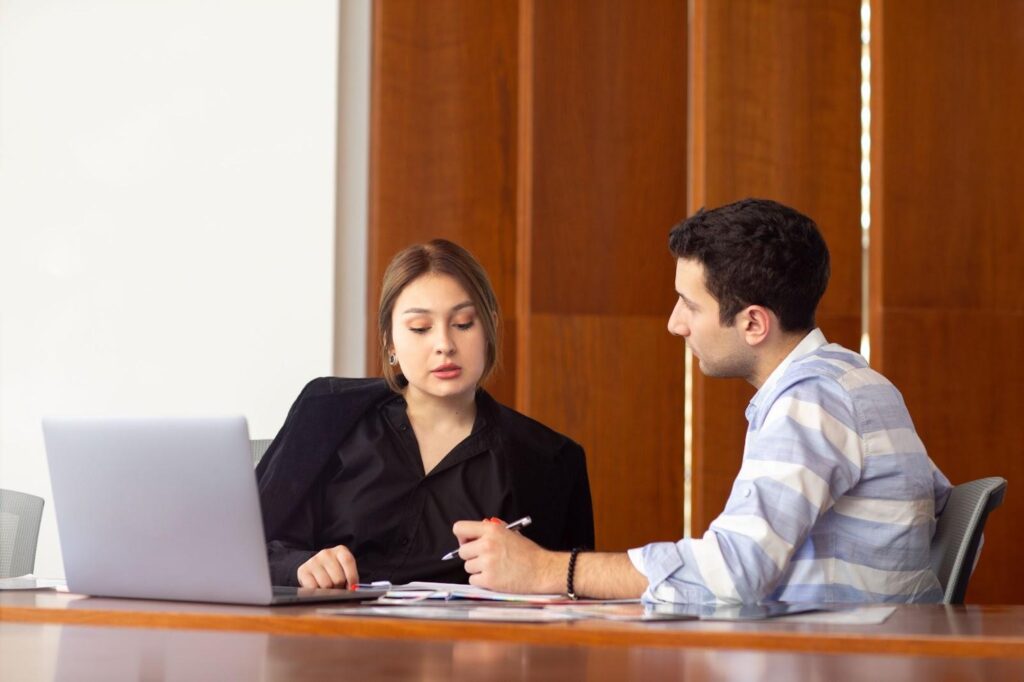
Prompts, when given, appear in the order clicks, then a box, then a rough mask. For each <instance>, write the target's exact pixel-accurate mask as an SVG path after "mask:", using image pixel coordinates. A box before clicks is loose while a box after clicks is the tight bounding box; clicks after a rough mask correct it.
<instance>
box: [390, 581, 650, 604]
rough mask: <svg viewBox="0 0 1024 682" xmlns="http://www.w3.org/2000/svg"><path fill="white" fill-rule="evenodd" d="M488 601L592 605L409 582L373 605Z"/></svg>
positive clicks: (558, 598)
mask: <svg viewBox="0 0 1024 682" xmlns="http://www.w3.org/2000/svg"><path fill="white" fill-rule="evenodd" d="M465 600H470V601H491V602H504V603H509V604H529V605H534V606H546V605H549V604H580V603H592V602H591V600H585V599H581V600H579V601H573V600H571V599H569V598H568V597H566V596H565V595H564V594H512V593H510V592H494V591H493V590H488V589H484V588H482V587H474V586H472V585H460V584H458V583H430V582H411V583H408V584H405V585H393V586H392V587H391V588H390V589H388V592H387V594H386V595H384V596H383V597H381V598H380V599H378V600H377V601H376V602H375V603H377V604H410V603H413V602H452V601H465ZM639 601H640V600H639V599H620V600H613V601H609V600H607V599H604V600H600V601H598V602H597V603H601V604H608V603H638V602H639Z"/></svg>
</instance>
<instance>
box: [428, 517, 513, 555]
mask: <svg viewBox="0 0 1024 682" xmlns="http://www.w3.org/2000/svg"><path fill="white" fill-rule="evenodd" d="M487 520H488V521H492V522H493V521H495V519H493V518H492V519H487ZM531 523H533V519H531V518H530V517H529V516H524V517H523V518H521V519H516V520H515V521H513V522H512V523H509V524H507V525H506V526H505V528H506V529H508V530H519V529H520V528H526V527H527V526H529V525H530V524H531ZM457 556H459V548H458V547H456V548H455V549H453V550H452V551H450V552H448V553H447V554H445V555H444V556H443V557H441V561H448V560H449V559H454V558H455V557H457Z"/></svg>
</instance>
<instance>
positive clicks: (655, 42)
mask: <svg viewBox="0 0 1024 682" xmlns="http://www.w3.org/2000/svg"><path fill="white" fill-rule="evenodd" d="M527 5H528V6H527V7H526V10H527V11H526V15H527V16H529V17H530V21H529V23H528V26H524V30H529V31H530V34H529V35H525V36H523V37H524V41H523V44H524V45H525V47H524V52H528V53H529V54H524V55H523V59H524V61H525V62H527V63H530V64H532V69H530V80H529V82H528V83H523V86H524V90H525V92H524V102H525V103H526V104H527V105H528V106H527V107H526V113H525V114H524V119H526V118H527V117H528V119H529V120H528V121H527V120H524V122H523V123H524V126H525V127H524V129H523V134H522V135H521V137H520V140H521V154H520V156H521V157H522V158H523V159H524V161H523V163H524V164H526V168H527V169H528V175H529V182H528V183H524V184H523V185H521V191H523V192H525V193H526V194H527V196H525V197H524V198H523V201H522V204H521V205H522V206H523V207H524V210H526V211H527V213H526V215H524V216H523V218H524V220H525V222H526V223H527V224H528V226H529V227H528V230H529V233H528V235H524V237H526V243H525V244H524V253H525V258H526V259H527V262H528V265H527V270H528V281H527V283H526V284H527V293H526V294H525V295H526V296H527V298H526V299H525V300H521V305H522V308H521V313H520V321H521V323H522V324H523V325H524V327H523V329H522V330H521V335H520V345H519V352H520V356H519V357H520V361H519V368H520V372H521V375H520V379H521V382H520V384H519V385H520V387H521V389H522V390H521V391H520V395H519V398H520V405H521V406H522V407H523V408H524V409H525V410H526V411H527V412H529V413H530V414H531V415H533V416H534V417H536V418H538V419H540V420H541V421H544V422H546V423H548V424H551V425H552V426H554V427H555V428H558V429H560V430H562V431H564V432H565V433H568V434H570V435H571V436H572V437H573V438H575V439H577V440H578V441H579V442H580V443H582V444H583V446H584V447H585V448H586V450H587V459H588V464H589V467H590V471H591V489H592V492H593V497H594V508H595V516H596V519H597V545H598V547H599V548H600V549H605V550H612V549H625V548H628V547H633V546H637V545H641V544H644V543H646V542H649V541H651V540H653V539H656V538H657V539H671V538H678V537H680V536H681V534H682V526H683V518H682V510H683V462H682V445H683V344H682V342H681V341H679V340H678V339H674V338H672V337H671V336H670V335H669V334H668V333H667V331H666V328H665V325H666V322H667V320H668V315H669V313H670V312H671V309H672V305H673V304H674V300H675V294H674V293H673V276H674V267H675V264H674V262H673V260H672V258H671V256H670V255H669V253H668V248H667V243H668V239H667V238H668V231H669V229H670V228H671V226H672V225H673V224H675V223H676V222H677V221H679V220H680V219H681V218H683V217H684V215H685V211H686V197H685V188H686V2H685V0H657V1H653V0H652V1H647V2H642V3H629V2H619V1H618V0H601V1H594V0H560V1H559V2H529V3H527ZM521 226H522V223H521Z"/></svg>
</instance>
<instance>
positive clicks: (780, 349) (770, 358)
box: [747, 332, 807, 389]
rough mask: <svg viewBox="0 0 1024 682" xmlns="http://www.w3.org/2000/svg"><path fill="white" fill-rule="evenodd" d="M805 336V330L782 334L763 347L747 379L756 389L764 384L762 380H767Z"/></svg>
mask: <svg viewBox="0 0 1024 682" xmlns="http://www.w3.org/2000/svg"><path fill="white" fill-rule="evenodd" d="M805 336H807V332H797V333H796V334H782V335H780V336H779V337H778V339H776V340H775V341H774V342H773V343H771V345H769V346H768V347H766V348H763V349H762V350H761V353H760V354H759V356H758V360H757V363H756V364H755V367H754V373H753V375H752V376H750V377H748V378H747V381H748V382H750V384H752V385H753V386H754V388H756V389H760V388H761V387H762V386H764V382H766V381H768V377H770V376H771V374H772V372H774V371H775V368H776V367H778V366H779V365H781V364H782V361H783V360H785V359H786V356H788V355H789V354H790V353H792V352H793V349H794V348H796V347H797V346H799V345H800V342H801V341H803V340H804V337H805Z"/></svg>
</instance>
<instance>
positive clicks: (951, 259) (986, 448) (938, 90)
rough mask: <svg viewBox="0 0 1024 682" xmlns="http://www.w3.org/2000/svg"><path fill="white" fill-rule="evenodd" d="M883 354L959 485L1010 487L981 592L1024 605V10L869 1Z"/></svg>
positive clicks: (975, 581) (876, 285) (978, 581)
mask: <svg viewBox="0 0 1024 682" xmlns="http://www.w3.org/2000/svg"><path fill="white" fill-rule="evenodd" d="M873 5H874V7H873V12H872V24H873V26H872V29H873V30H872V35H873V41H875V42H876V49H875V50H874V60H873V61H874V62H875V65H874V66H873V70H872V73H873V95H872V96H873V98H874V100H875V106H874V110H875V113H874V118H873V121H872V126H873V131H872V132H873V135H872V136H873V147H872V151H873V160H874V163H873V168H874V169H877V170H876V171H874V172H873V177H872V270H873V274H872V294H871V317H872V325H871V327H872V347H873V349H872V353H873V364H875V365H876V366H877V367H878V368H879V369H880V370H881V371H882V372H884V373H885V374H886V375H888V376H889V377H890V378H891V379H892V380H893V382H894V383H895V384H896V385H897V386H898V387H899V388H900V390H901V391H902V392H903V395H904V397H905V399H906V402H907V405H908V407H909V408H910V412H911V415H912V416H913V418H914V423H915V426H916V428H917V430H918V432H919V434H920V435H921V438H922V440H923V441H924V443H925V445H926V447H927V448H928V452H929V454H930V455H931V457H932V459H933V460H934V461H935V463H936V464H937V465H938V466H939V468H941V469H942V470H943V471H944V472H945V473H946V475H947V476H949V478H950V479H951V480H952V482H953V483H954V484H956V483H963V482H965V481H968V480H971V479H974V478H979V477H982V476H990V475H1000V476H1003V477H1005V478H1007V479H1009V481H1010V486H1009V490H1008V493H1007V496H1006V501H1005V503H1004V506H1003V507H1002V508H1001V509H999V510H998V511H997V512H996V513H995V514H994V515H993V516H992V517H991V519H990V521H989V525H988V527H987V529H986V533H985V537H986V542H985V549H984V552H983V553H982V557H981V561H980V563H979V564H978V568H977V571H976V573H975V575H974V577H973V578H972V580H971V585H970V588H969V589H968V592H967V598H968V600H970V601H971V602H990V603H992V602H998V603H1021V602H1024V583H1022V582H1021V581H1020V580H1019V575H1020V571H1021V566H1022V563H1024V547H1022V545H1021V543H1020V539H1019V532H1017V530H1016V528H1015V526H1014V520H1015V519H1016V518H1019V517H1020V516H1021V515H1022V514H1024V494H1021V491H1020V489H1019V488H1015V487H1014V484H1015V483H1018V485H1019V482H1020V481H1024V439H1022V438H1021V436H1020V430H1019V428H1018V426H1019V420H1020V415H1021V414H1022V412H1024V351H1022V344H1021V338H1022V333H1024V267H1022V263H1024V230H1022V229H1021V216H1022V215H1024V192H1022V191H1021V188H1022V187H1024V166H1022V165H1021V161H1020V160H1021V158H1022V157H1024V128H1022V127H1021V124H1020V122H1021V121H1022V120H1024V100H1022V98H1021V92H1022V89H1021V88H1022V84H1024V81H1022V76H1021V74H1024V4H1022V3H1020V2H1013V1H1010V0H992V1H991V2H984V3H958V2H947V1H943V2H925V1H923V0H917V1H903V0H901V1H900V2H885V1H882V0H878V1H876V2H874V3H873Z"/></svg>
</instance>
